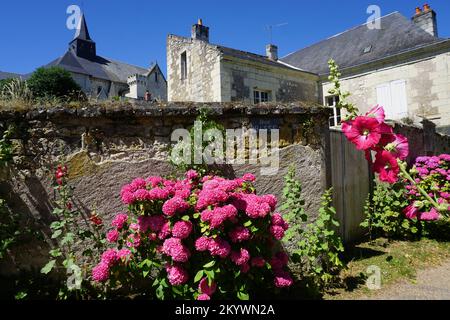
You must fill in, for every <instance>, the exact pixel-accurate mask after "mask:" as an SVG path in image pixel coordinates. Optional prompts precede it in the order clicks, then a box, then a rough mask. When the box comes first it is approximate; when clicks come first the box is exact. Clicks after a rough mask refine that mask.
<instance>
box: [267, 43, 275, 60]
mask: <svg viewBox="0 0 450 320" xmlns="http://www.w3.org/2000/svg"><path fill="white" fill-rule="evenodd" d="M266 56H267V58H269V59H270V60H273V61H277V60H278V47H277V46H276V45H274V44H268V45H267V46H266Z"/></svg>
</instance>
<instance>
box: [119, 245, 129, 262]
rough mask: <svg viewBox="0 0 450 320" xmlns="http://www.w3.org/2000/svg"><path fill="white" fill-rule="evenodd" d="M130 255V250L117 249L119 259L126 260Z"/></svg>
mask: <svg viewBox="0 0 450 320" xmlns="http://www.w3.org/2000/svg"><path fill="white" fill-rule="evenodd" d="M129 257H131V251H130V250H128V249H126V248H123V249H120V250H119V251H117V258H118V259H120V260H125V261H126V260H128V258H129Z"/></svg>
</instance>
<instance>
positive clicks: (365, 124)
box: [342, 116, 381, 150]
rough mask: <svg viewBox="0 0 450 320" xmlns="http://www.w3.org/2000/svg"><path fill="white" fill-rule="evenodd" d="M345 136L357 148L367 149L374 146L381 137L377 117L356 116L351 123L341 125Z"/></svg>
mask: <svg viewBox="0 0 450 320" xmlns="http://www.w3.org/2000/svg"><path fill="white" fill-rule="evenodd" d="M342 129H343V131H344V134H345V136H346V137H347V138H348V139H349V140H350V141H351V142H352V143H354V144H355V145H356V148H357V149H358V150H367V149H370V148H373V147H375V146H376V145H377V144H378V142H379V141H380V139H381V134H380V131H379V130H380V129H379V123H378V121H377V119H375V118H371V117H366V116H358V117H356V118H355V119H354V120H353V121H352V122H351V125H346V126H345V130H344V126H343V127H342Z"/></svg>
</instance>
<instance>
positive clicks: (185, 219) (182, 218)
mask: <svg viewBox="0 0 450 320" xmlns="http://www.w3.org/2000/svg"><path fill="white" fill-rule="evenodd" d="M189 219H190V218H189V216H188V215H186V216H182V217H181V220H183V221H189Z"/></svg>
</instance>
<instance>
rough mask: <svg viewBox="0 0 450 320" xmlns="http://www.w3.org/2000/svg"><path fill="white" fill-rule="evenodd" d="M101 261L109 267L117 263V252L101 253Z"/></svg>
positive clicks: (113, 250) (109, 250)
mask: <svg viewBox="0 0 450 320" xmlns="http://www.w3.org/2000/svg"><path fill="white" fill-rule="evenodd" d="M101 261H102V262H104V263H106V264H107V265H108V266H109V267H111V266H112V265H114V264H115V263H116V261H117V250H116V249H107V250H106V251H105V252H103V254H102V260H101Z"/></svg>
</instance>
